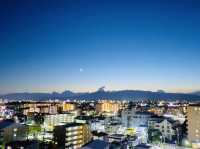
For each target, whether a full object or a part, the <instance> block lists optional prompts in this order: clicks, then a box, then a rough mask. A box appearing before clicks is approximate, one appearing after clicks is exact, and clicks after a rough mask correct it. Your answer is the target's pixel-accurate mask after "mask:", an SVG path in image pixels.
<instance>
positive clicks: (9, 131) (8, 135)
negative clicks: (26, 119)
mask: <svg viewBox="0 0 200 149" xmlns="http://www.w3.org/2000/svg"><path fill="white" fill-rule="evenodd" d="M25 138H26V127H25V126H24V125H21V124H18V123H14V122H13V121H10V120H3V121H1V122H0V148H3V147H4V146H5V144H6V143H8V142H11V141H19V140H23V139H25Z"/></svg>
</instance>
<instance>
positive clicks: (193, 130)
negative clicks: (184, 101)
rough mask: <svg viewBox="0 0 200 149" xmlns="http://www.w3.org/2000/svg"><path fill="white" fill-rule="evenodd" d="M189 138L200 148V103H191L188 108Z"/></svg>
mask: <svg viewBox="0 0 200 149" xmlns="http://www.w3.org/2000/svg"><path fill="white" fill-rule="evenodd" d="M187 129H188V140H189V141H190V142H191V143H192V146H193V148H200V105H190V106H188V108H187Z"/></svg>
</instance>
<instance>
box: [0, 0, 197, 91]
mask: <svg viewBox="0 0 200 149" xmlns="http://www.w3.org/2000/svg"><path fill="white" fill-rule="evenodd" d="M104 85H105V86H106V87H107V89H109V90H118V89H143V90H152V91H155V90H157V89H163V90H166V91H170V92H190V91H195V90H199V89H200V1H199V0H120V1H119V0H59V1H57V0H54V1H51V0H44V1H43V0H23V1H21V0H19V1H14V0H13V1H10V0H2V1H1V2H0V93H1V94H4V93H9V92H51V91H59V92H61V91H63V90H65V89H70V90H74V91H93V90H96V89H97V88H99V87H100V86H104Z"/></svg>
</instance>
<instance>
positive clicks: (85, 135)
mask: <svg viewBox="0 0 200 149" xmlns="http://www.w3.org/2000/svg"><path fill="white" fill-rule="evenodd" d="M91 139H92V135H91V132H90V130H89V127H88V126H87V124H81V123H70V124H66V125H62V126H56V127H55V129H54V141H55V144H57V146H58V148H63V149H64V148H65V149H77V148H80V147H82V146H83V145H85V144H87V143H88V142H90V141H91Z"/></svg>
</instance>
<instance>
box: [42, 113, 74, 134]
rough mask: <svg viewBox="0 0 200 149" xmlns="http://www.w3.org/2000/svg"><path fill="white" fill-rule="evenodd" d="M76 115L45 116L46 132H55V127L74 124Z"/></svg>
mask: <svg viewBox="0 0 200 149" xmlns="http://www.w3.org/2000/svg"><path fill="white" fill-rule="evenodd" d="M75 117H76V115H75V114H74V113H63V114H49V115H45V116H44V127H45V129H46V130H49V131H53V128H54V126H57V125H63V124H66V123H72V122H74V118H75Z"/></svg>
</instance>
